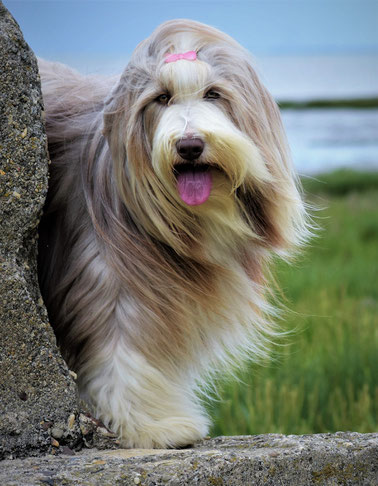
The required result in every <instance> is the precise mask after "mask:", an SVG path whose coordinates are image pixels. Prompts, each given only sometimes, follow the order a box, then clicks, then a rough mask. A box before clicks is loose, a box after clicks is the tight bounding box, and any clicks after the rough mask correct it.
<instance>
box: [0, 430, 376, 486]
mask: <svg viewBox="0 0 378 486" xmlns="http://www.w3.org/2000/svg"><path fill="white" fill-rule="evenodd" d="M377 465H378V434H357V433H348V432H347V433H337V434H319V435H307V436H293V435H290V436H284V435H275V434H267V435H260V436H243V437H218V438H216V439H212V440H208V441H202V442H200V443H198V444H197V445H196V446H195V447H194V448H192V449H183V450H141V449H129V450H116V451H103V452H99V451H94V450H92V451H88V450H87V451H82V452H80V453H77V454H75V455H73V456H57V457H54V456H44V457H42V458H39V459H36V458H29V459H25V460H14V461H3V462H2V464H1V469H0V484H4V485H7V486H16V485H17V486H18V485H20V484H22V485H23V486H31V485H37V484H38V485H39V484H51V485H55V484H56V485H58V484H64V485H66V486H70V485H80V486H84V485H99V486H100V485H101V486H113V485H114V484H120V485H121V484H123V485H132V484H140V485H142V486H152V485H154V486H159V485H171V486H173V485H177V486H183V485H195V484H198V485H201V486H204V485H209V486H211V485H213V486H218V485H219V486H222V485H223V486H224V485H232V486H238V485H243V486H246V485H254V486H260V485H261V486H262V485H264V486H277V485H280V486H286V485H290V486H294V485H295V486H308V485H332V486H335V485H344V486H347V485H353V486H356V485H366V486H368V485H371V486H373V485H376V484H377Z"/></svg>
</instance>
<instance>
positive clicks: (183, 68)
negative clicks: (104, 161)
mask: <svg viewBox="0 0 378 486" xmlns="http://www.w3.org/2000/svg"><path fill="white" fill-rule="evenodd" d="M172 53H173V54H180V56H181V58H180V57H179V58H178V59H177V58H176V59H173V60H172V57H171V58H169V57H167V56H169V55H171V54H172ZM185 53H192V58H191V59H185ZM182 54H184V56H183V55H182ZM182 57H184V59H182ZM188 57H190V56H188ZM193 57H194V58H193ZM105 134H106V136H107V138H108V141H109V144H110V147H111V150H112V156H113V161H114V164H115V168H116V174H117V177H116V178H117V184H118V187H119V193H120V196H121V199H122V200H123V201H124V203H125V204H126V206H127V207H128V209H129V211H131V212H132V213H133V214H134V216H135V218H136V219H137V220H138V221H140V222H141V224H142V226H143V228H144V229H145V230H146V231H147V232H148V233H150V234H151V235H152V236H154V237H155V238H157V239H159V240H161V241H163V242H164V243H167V244H169V245H170V246H172V247H173V248H174V249H175V250H176V251H177V252H181V253H187V252H188V248H189V247H190V246H191V245H192V244H193V242H194V241H197V242H198V240H201V239H202V238H203V233H204V232H206V234H207V235H212V236H211V237H212V238H213V239H216V240H219V239H223V240H229V241H228V243H229V244H232V245H238V243H239V241H242V240H245V239H249V240H253V241H255V243H256V244H257V245H259V246H260V247H265V248H266V247H268V248H270V249H274V250H276V251H282V250H285V249H287V248H288V247H290V246H291V245H292V244H295V243H298V242H299V241H300V240H301V237H302V236H303V234H304V232H305V223H304V209H303V205H302V201H301V198H300V196H299V194H298V191H297V186H296V181H295V177H294V175H293V172H292V169H291V165H290V160H289V155H288V151H287V147H286V141H285V136H284V134H283V130H282V126H281V122H280V116H279V112H278V109H277V107H276V105H275V103H274V102H273V100H272V99H271V97H270V95H269V94H268V93H267V91H266V90H265V88H264V87H263V86H262V85H261V83H260V82H259V80H258V78H257V76H256V74H255V72H254V70H253V68H252V67H251V63H250V58H249V55H248V54H247V53H246V51H245V50H244V49H243V48H242V47H240V46H239V45H238V44H237V43H236V42H235V41H234V40H233V39H231V38H229V37H228V36H226V35H225V34H223V33H221V32H219V31H217V30H215V29H213V28H211V27H207V26H204V25H202V24H199V23H196V22H191V21H186V20H181V21H170V22H167V23H165V24H163V25H162V26H160V27H159V28H158V29H157V30H156V31H155V32H154V33H153V34H152V36H151V37H150V38H149V39H147V40H146V41H144V42H143V43H141V44H140V45H139V46H138V48H137V49H136V51H135V53H134V55H133V58H132V59H131V61H130V63H129V65H128V66H127V68H126V70H125V72H124V74H123V76H122V78H121V80H120V83H119V85H118V86H117V88H116V89H115V90H114V92H113V94H112V96H111V98H110V99H109V102H108V106H107V109H106V114H105ZM188 242H189V243H188Z"/></svg>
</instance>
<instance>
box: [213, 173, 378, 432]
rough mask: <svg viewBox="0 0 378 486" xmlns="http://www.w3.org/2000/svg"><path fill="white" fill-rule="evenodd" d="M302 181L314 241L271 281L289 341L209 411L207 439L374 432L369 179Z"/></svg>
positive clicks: (377, 252) (374, 257) (376, 319)
mask: <svg viewBox="0 0 378 486" xmlns="http://www.w3.org/2000/svg"><path fill="white" fill-rule="evenodd" d="M317 179H318V180H313V179H307V180H305V181H304V186H305V189H306V191H308V193H309V198H310V200H311V202H313V203H315V204H316V205H317V206H318V207H323V208H324V209H323V210H321V211H318V212H317V214H316V220H317V223H318V224H319V226H321V228H322V229H321V231H320V232H319V234H318V237H317V238H316V239H314V240H312V241H311V243H310V245H309V247H308V248H307V250H306V252H305V254H304V255H303V256H302V257H301V258H300V259H299V260H298V261H297V262H296V264H295V265H294V266H288V265H286V264H282V263H281V264H279V266H278V269H277V280H278V281H279V284H280V287H281V288H282V290H283V292H284V294H285V296H286V299H285V301H284V303H285V306H286V307H287V308H288V309H289V310H288V311H287V312H286V315H285V318H284V320H283V321H282V323H281V327H282V328H283V329H285V330H289V331H293V333H292V334H291V335H289V336H288V337H286V338H285V340H284V341H281V343H280V346H277V347H276V349H275V359H274V360H273V361H271V362H268V363H265V364H264V365H256V364H255V365H250V366H249V367H248V368H247V369H246V370H245V371H244V372H241V373H240V382H235V381H232V382H231V381H228V382H224V383H223V384H222V386H221V392H220V397H219V398H218V399H216V400H215V401H213V402H211V403H210V404H209V410H210V413H211V415H212V417H213V420H214V427H213V429H212V434H213V435H219V434H225V435H230V434H233V435H234V434H258V433H268V432H280V433H285V434H304V433H318V432H334V431H338V430H353V431H359V432H371V431H376V430H377V429H378V346H377V337H378V174H377V173H353V172H350V171H339V172H337V173H333V174H328V175H325V176H322V177H318V178H317Z"/></svg>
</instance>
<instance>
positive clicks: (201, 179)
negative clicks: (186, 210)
mask: <svg viewBox="0 0 378 486" xmlns="http://www.w3.org/2000/svg"><path fill="white" fill-rule="evenodd" d="M211 186H212V177H211V173H210V172H209V171H192V170H190V171H187V172H183V173H181V174H179V175H178V176H177V188H178V192H179V194H180V197H181V199H182V200H183V201H184V203H186V204H188V206H198V205H200V204H203V203H204V202H206V201H207V200H208V199H209V196H210V192H211Z"/></svg>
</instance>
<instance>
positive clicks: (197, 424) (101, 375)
mask: <svg viewBox="0 0 378 486" xmlns="http://www.w3.org/2000/svg"><path fill="white" fill-rule="evenodd" d="M174 374H175V373H174V372H172V370H170V372H164V371H162V370H159V369H157V368H156V367H153V366H151V364H149V363H148V362H147V360H146V358H145V357H144V356H143V355H142V354H141V353H138V352H137V351H135V350H132V349H130V348H129V347H128V346H127V345H126V344H125V342H123V340H122V339H119V340H118V341H117V342H113V343H112V344H109V343H108V344H106V345H105V346H104V347H103V349H102V351H101V352H100V353H99V354H98V355H96V356H95V357H94V358H93V359H91V360H90V361H89V362H88V363H87V364H86V366H84V368H83V369H82V371H81V373H80V375H79V379H80V382H81V384H82V391H83V392H84V397H85V398H86V399H87V400H88V401H89V402H90V403H91V404H92V405H93V406H94V409H95V413H96V416H97V417H98V418H99V419H101V420H102V421H103V422H104V423H105V425H107V426H108V427H109V428H110V429H112V430H113V431H114V432H116V433H118V434H119V436H120V437H121V439H122V445H123V446H125V447H141V448H164V447H180V446H181V447H182V446H185V445H188V444H192V443H193V442H194V441H196V440H198V439H201V438H202V437H204V436H205V435H206V434H207V431H208V425H209V421H208V419H207V417H206V416H205V414H204V412H203V410H202V409H201V407H200V406H199V404H198V398H197V397H196V396H195V393H194V391H193V384H192V385H188V383H187V382H188V380H186V382H183V381H185V380H182V379H180V377H179V376H178V373H176V376H174Z"/></svg>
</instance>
